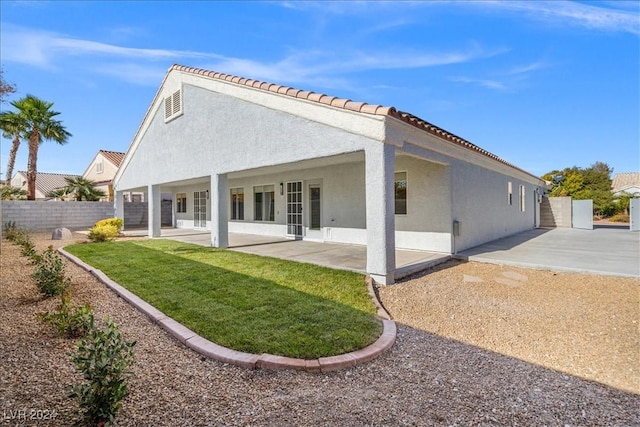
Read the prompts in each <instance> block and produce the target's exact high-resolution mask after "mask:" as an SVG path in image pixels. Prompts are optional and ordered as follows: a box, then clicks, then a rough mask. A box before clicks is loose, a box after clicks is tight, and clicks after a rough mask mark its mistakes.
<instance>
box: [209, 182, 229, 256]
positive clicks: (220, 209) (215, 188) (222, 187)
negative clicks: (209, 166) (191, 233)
mask: <svg viewBox="0 0 640 427" xmlns="http://www.w3.org/2000/svg"><path fill="white" fill-rule="evenodd" d="M209 200H210V201H211V246H213V247H214V248H226V247H227V246H229V214H228V211H229V184H228V183H227V175H226V174H215V175H211V197H210V198H209Z"/></svg>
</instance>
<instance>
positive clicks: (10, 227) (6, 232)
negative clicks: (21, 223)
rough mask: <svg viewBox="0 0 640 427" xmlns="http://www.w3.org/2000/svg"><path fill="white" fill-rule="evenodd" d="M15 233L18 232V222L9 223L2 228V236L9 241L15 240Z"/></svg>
mask: <svg viewBox="0 0 640 427" xmlns="http://www.w3.org/2000/svg"><path fill="white" fill-rule="evenodd" d="M15 231H16V222H15V221H7V222H5V223H4V225H3V226H2V235H3V236H4V237H5V239H7V240H13V237H14V233H15Z"/></svg>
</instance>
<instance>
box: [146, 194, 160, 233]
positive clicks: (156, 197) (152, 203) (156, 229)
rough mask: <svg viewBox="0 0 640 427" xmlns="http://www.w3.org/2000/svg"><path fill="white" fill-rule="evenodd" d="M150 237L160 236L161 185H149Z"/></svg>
mask: <svg viewBox="0 0 640 427" xmlns="http://www.w3.org/2000/svg"><path fill="white" fill-rule="evenodd" d="M147 194H148V204H147V205H148V206H149V209H148V214H149V237H160V225H161V224H160V211H161V204H160V186H159V185H149V191H148V193H147Z"/></svg>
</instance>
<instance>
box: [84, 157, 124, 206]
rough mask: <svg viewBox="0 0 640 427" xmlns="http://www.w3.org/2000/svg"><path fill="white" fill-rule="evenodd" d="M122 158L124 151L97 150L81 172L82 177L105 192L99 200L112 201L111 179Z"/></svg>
mask: <svg viewBox="0 0 640 427" xmlns="http://www.w3.org/2000/svg"><path fill="white" fill-rule="evenodd" d="M123 158H124V153H119V152H117V151H108V150H99V151H98V153H97V154H96V155H95V157H94V158H93V160H91V163H89V166H87V169H85V171H84V173H83V174H82V177H83V178H84V179H88V180H89V181H93V182H94V186H95V188H96V189H98V190H100V191H102V192H103V193H104V194H105V196H104V197H103V198H102V199H101V201H111V202H112V201H113V185H112V181H113V177H114V176H115V175H116V172H117V171H118V167H119V166H120V163H122V159H123Z"/></svg>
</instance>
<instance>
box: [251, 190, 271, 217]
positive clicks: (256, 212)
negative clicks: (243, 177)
mask: <svg viewBox="0 0 640 427" xmlns="http://www.w3.org/2000/svg"><path fill="white" fill-rule="evenodd" d="M275 212H276V209H275V186H273V185H260V186H257V187H253V219H254V220H256V221H275Z"/></svg>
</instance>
